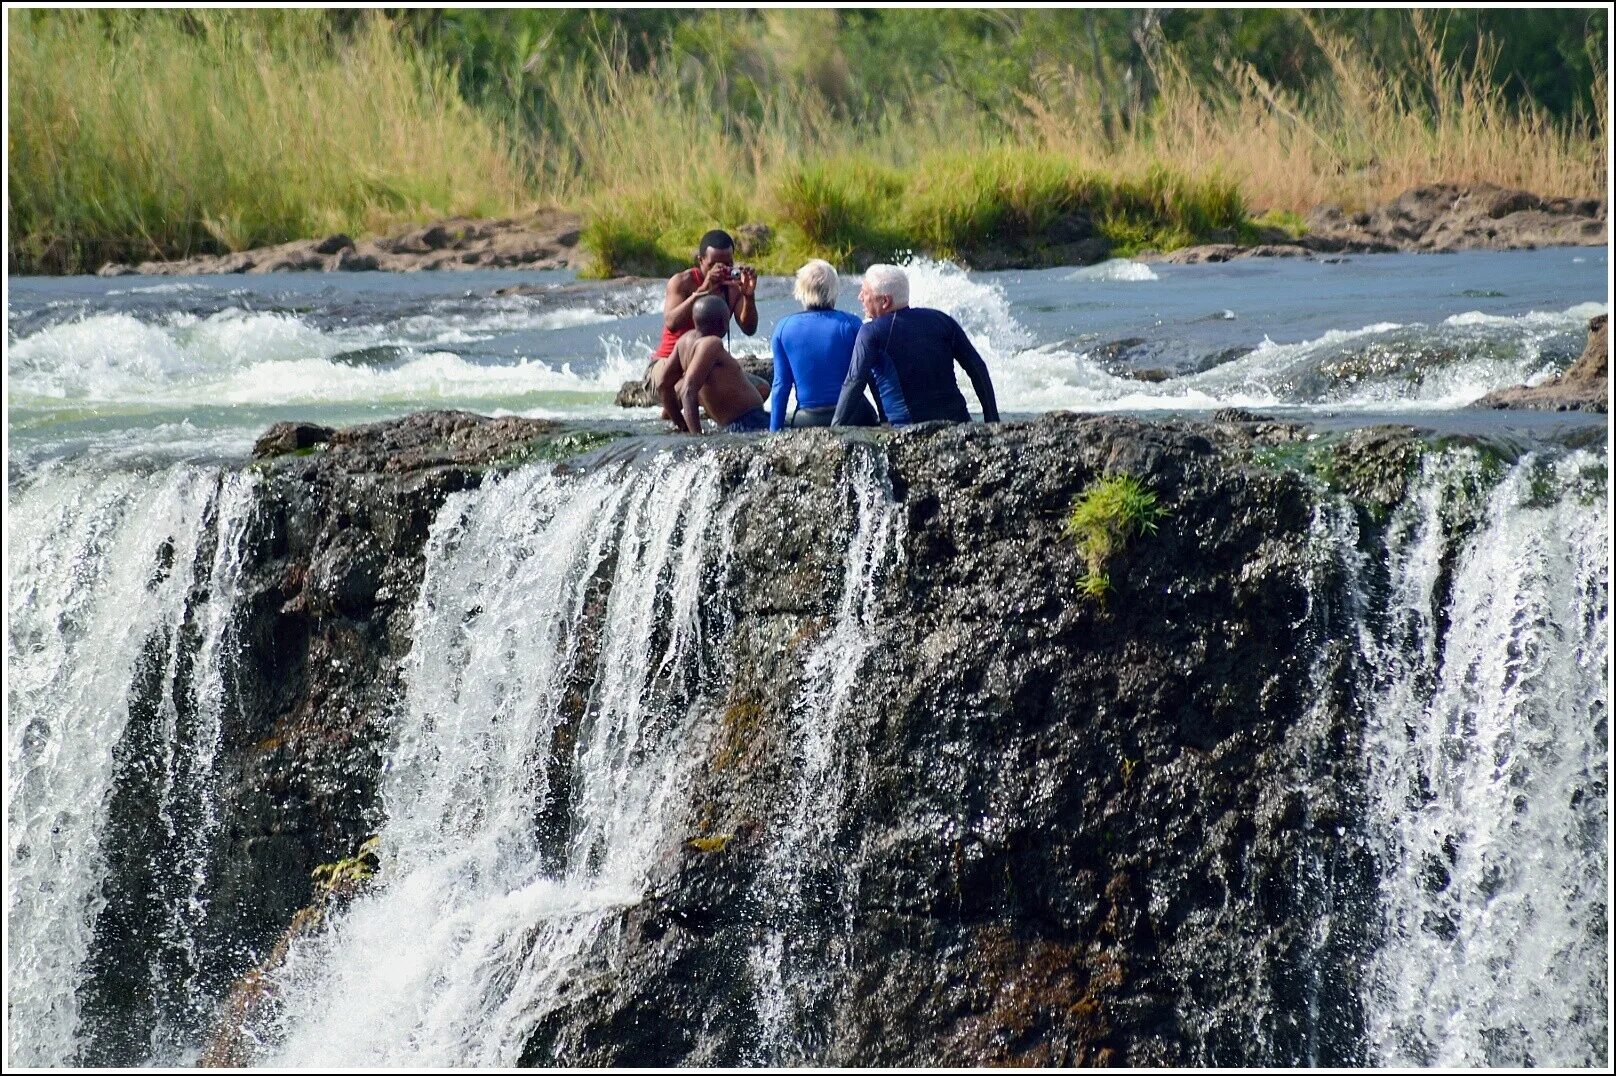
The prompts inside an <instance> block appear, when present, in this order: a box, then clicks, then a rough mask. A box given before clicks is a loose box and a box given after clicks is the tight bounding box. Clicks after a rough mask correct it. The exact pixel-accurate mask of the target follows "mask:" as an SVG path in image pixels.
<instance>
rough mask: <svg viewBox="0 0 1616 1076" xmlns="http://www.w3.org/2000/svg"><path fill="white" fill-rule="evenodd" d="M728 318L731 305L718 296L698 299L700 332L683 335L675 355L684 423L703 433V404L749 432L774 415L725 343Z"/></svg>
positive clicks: (724, 422)
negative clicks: (768, 410) (767, 409)
mask: <svg viewBox="0 0 1616 1076" xmlns="http://www.w3.org/2000/svg"><path fill="white" fill-rule="evenodd" d="M728 322H729V306H728V304H726V303H725V302H724V300H722V299H720V298H718V297H717V296H707V297H705V298H703V299H702V300H701V301H700V302H699V303H697V304H696V308H695V329H696V331H695V332H692V333H688V334H686V335H685V336H683V337H680V339H679V342H678V344H677V345H675V347H674V351H673V354H672V355H671V356H670V361H671V363H672V368H673V370H674V371H677V373H678V376H679V382H678V385H677V390H676V391H677V395H678V402H679V404H680V414H681V416H682V418H683V425H684V427H685V429H686V431H687V432H689V433H697V434H699V433H701V432H702V427H701V416H700V411H699V410H698V407H700V408H702V409H705V410H706V412H707V417H709V418H711V419H712V420H713V421H714V422H716V423H718V425H719V426H720V427H721V428H722V429H723V430H724V431H725V432H727V433H745V432H750V431H753V430H764V429H767V428H768V424H769V416H768V413H767V412H765V411H764V410H763V397H762V396H760V395H758V390H757V388H756V387H755V386H754V385H753V384H752V379H751V377H749V376H748V375H747V373H746V371H745V370H744V369H742V367H741V364H740V363H739V362H737V361H736V360H735V357H734V356H733V355H731V354H730V353H729V350H728V349H727V348H725V347H724V340H723V332H724V326H725V325H726V324H728Z"/></svg>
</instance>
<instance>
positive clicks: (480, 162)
mask: <svg viewBox="0 0 1616 1076" xmlns="http://www.w3.org/2000/svg"><path fill="white" fill-rule="evenodd" d="M255 14H256V15H258V17H255V18H243V17H241V16H240V15H239V14H238V13H230V12H224V11H217V10H214V11H197V12H193V13H187V14H184V15H175V14H170V13H143V14H142V15H141V17H139V18H138V19H137V18H134V17H133V13H130V12H94V11H41V12H17V11H11V12H8V13H7V17H8V19H9V20H10V26H9V29H10V48H9V52H8V55H7V62H8V66H9V68H10V93H11V99H10V115H11V129H10V134H9V149H10V154H11V168H10V173H9V175H8V177H7V182H8V186H9V191H10V198H11V205H10V225H11V233H12V237H13V250H12V260H13V261H14V262H20V263H21V264H24V265H31V266H36V267H41V268H45V269H47V270H52V269H55V270H60V269H64V268H75V267H77V268H86V269H93V268H94V267H95V266H96V265H97V264H99V262H101V261H103V260H106V259H108V258H117V259H133V258H141V257H154V256H164V257H171V256H174V255H179V254H187V253H193V252H198V251H206V250H221V249H224V250H240V249H243V248H246V247H251V246H257V245H262V244H266V243H274V242H280V241H284V240H287V239H294V238H299V237H302V236H309V235H316V234H321V233H328V232H333V231H347V232H356V233H363V232H370V231H375V230H378V229H384V228H387V227H389V226H392V225H394V224H398V223H401V222H407V221H414V220H418V219H422V218H429V217H434V216H442V215H445V214H453V213H466V214H477V215H492V214H498V213H508V212H511V211H514V210H515V209H517V208H518V207H520V206H521V205H523V204H524V203H526V202H527V201H528V200H529V199H530V198H531V196H532V190H531V188H530V186H529V185H528V184H527V182H526V180H525V179H524V177H523V175H522V172H521V170H520V168H519V167H518V166H517V164H516V163H515V161H514V160H513V154H512V151H511V148H510V146H509V144H508V141H507V140H506V139H505V138H504V137H503V136H502V135H501V134H500V133H499V132H498V131H497V130H496V128H495V127H494V126H493V125H492V124H490V123H489V122H487V121H485V120H484V119H483V118H482V117H481V116H479V115H477V114H475V113H474V112H472V110H470V109H469V108H468V107H467V106H466V105H465V104H464V103H463V102H462V101H461V99H460V97H459V94H458V91H457V90H456V88H455V85H454V81H453V78H452V76H451V73H450V72H449V71H447V70H444V69H443V68H441V67H434V66H433V65H432V64H430V63H428V62H427V61H425V60H424V59H423V58H422V57H421V55H420V54H419V53H418V52H417V51H416V50H415V49H414V48H413V47H412V46H411V45H410V44H409V43H408V42H406V41H404V40H403V39H401V38H400V37H398V36H397V35H396V34H395V33H394V32H393V31H392V29H391V27H390V26H389V24H388V23H387V22H386V21H385V20H382V19H374V20H369V21H368V22H367V23H366V25H365V26H364V27H363V28H362V29H361V30H360V31H359V32H358V33H357V34H355V35H353V36H352V37H351V38H347V39H344V40H341V41H338V40H335V39H334V38H333V37H332V36H331V35H330V33H329V29H328V25H327V24H326V23H325V22H323V21H322V20H321V19H320V18H319V15H318V13H316V12H296V11H294V12H279V13H268V12H265V13H255Z"/></svg>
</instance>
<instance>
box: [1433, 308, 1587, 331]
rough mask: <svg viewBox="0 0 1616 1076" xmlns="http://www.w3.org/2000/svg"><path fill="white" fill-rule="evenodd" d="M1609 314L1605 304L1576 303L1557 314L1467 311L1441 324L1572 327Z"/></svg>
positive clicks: (1545, 311) (1534, 311) (1458, 325)
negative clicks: (1600, 315)
mask: <svg viewBox="0 0 1616 1076" xmlns="http://www.w3.org/2000/svg"><path fill="white" fill-rule="evenodd" d="M1609 312H1610V306H1609V304H1607V303H1578V304H1577V305H1576V306H1573V307H1568V308H1567V309H1565V310H1563V311H1560V312H1558V313H1556V312H1554V311H1550V310H1531V311H1528V312H1527V313H1525V314H1484V313H1482V312H1481V311H1480V310H1468V311H1466V312H1465V313H1463V314H1454V315H1453V316H1452V317H1450V318H1447V319H1446V320H1444V321H1443V322H1442V324H1444V325H1453V326H1457V327H1474V326H1486V327H1498V328H1516V327H1528V328H1536V327H1540V326H1541V327H1555V328H1559V327H1572V326H1576V325H1579V324H1582V323H1585V322H1587V321H1588V319H1589V318H1592V317H1595V316H1597V315H1599V314H1606V313H1609Z"/></svg>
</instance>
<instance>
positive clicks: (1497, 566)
mask: <svg viewBox="0 0 1616 1076" xmlns="http://www.w3.org/2000/svg"><path fill="white" fill-rule="evenodd" d="M1483 471H1484V464H1483V462H1482V461H1481V460H1479V459H1478V458H1476V457H1474V456H1473V455H1468V454H1455V453H1448V454H1444V455H1442V456H1440V457H1436V458H1434V459H1433V460H1432V461H1431V462H1430V463H1428V465H1427V469H1426V473H1425V475H1424V476H1423V479H1422V483H1421V485H1420V486H1419V487H1418V488H1417V490H1416V491H1415V494H1414V495H1413V496H1411V498H1410V499H1409V500H1408V501H1407V503H1406V504H1405V505H1404V506H1403V507H1402V508H1401V509H1400V510H1399V511H1398V512H1397V514H1396V515H1395V517H1394V518H1393V519H1392V520H1390V521H1389V524H1388V539H1387V554H1388V557H1387V565H1388V568H1387V571H1388V576H1387V581H1386V586H1387V590H1388V598H1387V604H1386V615H1385V622H1384V625H1383V626H1382V627H1381V629H1380V630H1379V631H1378V632H1375V631H1370V630H1368V629H1369V626H1368V625H1365V631H1364V633H1363V639H1364V642H1363V644H1362V645H1363V649H1364V658H1365V666H1366V672H1367V673H1368V674H1369V675H1370V676H1371V677H1372V678H1373V679H1372V683H1371V684H1370V685H1369V686H1368V688H1367V693H1368V694H1369V696H1370V697H1369V700H1368V705H1367V706H1366V710H1367V727H1366V728H1365V732H1364V738H1365V742H1366V745H1367V750H1368V774H1369V782H1370V787H1369V794H1368V802H1369V814H1370V817H1369V819H1368V822H1369V827H1370V835H1371V838H1372V840H1373V841H1374V842H1375V844H1376V846H1377V853H1378V857H1379V860H1380V909H1379V913H1380V918H1381V920H1382V924H1381V929H1382V931H1383V937H1382V939H1381V942H1380V945H1379V947H1378V950H1377V951H1376V952H1375V954H1374V956H1373V958H1372V960H1371V966H1370V968H1369V982H1368V986H1367V996H1366V999H1365V1008H1366V1016H1367V1020H1368V1037H1369V1049H1370V1056H1371V1057H1372V1059H1374V1060H1375V1061H1377V1062H1379V1063H1381V1064H1388V1065H1437V1066H1446V1065H1595V1066H1599V1065H1600V1064H1601V1063H1602V1062H1603V1061H1604V1060H1606V1058H1605V1056H1604V1054H1605V1048H1606V1047H1605V1044H1606V1036H1607V1031H1608V1013H1607V1010H1606V1008H1605V1004H1606V998H1607V993H1606V985H1605V977H1606V974H1607V970H1608V969H1607V967H1606V961H1605V952H1606V938H1605V915H1606V906H1605V893H1606V887H1607V878H1608V870H1609V865H1608V863H1607V861H1606V847H1605V843H1604V842H1605V833H1606V822H1607V818H1608V800H1607V787H1608V785H1607V782H1608V772H1607V761H1606V753H1605V752H1606V742H1607V729H1608V721H1609V714H1608V700H1607V698H1606V696H1605V683H1606V674H1607V668H1608V663H1609V652H1608V644H1607V629H1608V620H1609V577H1610V565H1609V553H1608V548H1609V546H1608V543H1609V532H1608V523H1607V517H1606V514H1605V510H1604V509H1605V490H1604V473H1605V462H1604V460H1603V459H1602V458H1600V457H1596V456H1592V455H1590V454H1587V453H1575V454H1571V455H1568V456H1564V457H1561V458H1558V459H1552V460H1551V459H1540V458H1536V457H1530V456H1529V457H1527V458H1526V459H1524V460H1523V461H1522V462H1520V463H1519V464H1517V465H1515V466H1514V467H1513V468H1512V469H1511V470H1510V471H1509V473H1508V474H1507V475H1505V476H1504V477H1503V479H1502V481H1500V482H1499V483H1498V484H1497V486H1496V488H1493V489H1492V490H1491V491H1490V492H1479V491H1485V489H1486V485H1485V477H1484V474H1483ZM1467 515H1468V516H1470V517H1472V518H1471V520H1470V525H1472V526H1474V528H1475V531H1474V533H1473V534H1472V535H1470V536H1469V538H1468V539H1467V540H1464V539H1463V538H1462V533H1463V531H1464V530H1466V529H1468V528H1467V527H1466V526H1462V525H1457V524H1459V523H1460V521H1462V520H1464V518H1465V517H1466V516H1467Z"/></svg>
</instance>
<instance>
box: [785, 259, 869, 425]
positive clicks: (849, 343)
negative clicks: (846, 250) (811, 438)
mask: <svg viewBox="0 0 1616 1076" xmlns="http://www.w3.org/2000/svg"><path fill="white" fill-rule="evenodd" d="M841 286H842V285H841V278H839V277H838V276H837V275H836V267H835V266H833V265H831V263H830V262H827V261H824V260H822V259H820V258H815V259H813V260H812V261H810V262H808V263H807V264H806V265H804V266H803V267H802V268H801V269H798V270H797V282H796V285H795V286H794V287H793V289H792V290H793V292H794V293H795V295H796V296H797V301H798V302H799V303H801V304H802V305H803V310H802V312H801V313H798V314H792V315H790V316H789V317H784V318H781V319H780V320H779V321H778V322H777V323H776V324H775V326H774V334H773V335H772V336H771V337H770V338H769V351H770V353H771V354H773V355H774V389H773V390H772V391H771V392H770V393H769V429H771V430H775V431H778V430H783V429H785V427H786V426H788V425H789V426H792V427H793V428H798V427H803V426H829V425H830V420H831V418H832V417H833V416H834V415H835V414H836V405H837V403H838V402H839V401H840V399H841V391H842V382H843V381H845V380H847V368H848V366H849V365H850V364H851V363H852V361H853V341H854V340H856V339H857V338H858V332H859V319H858V318H856V317H854V316H853V315H852V314H848V313H845V312H843V311H841V310H837V309H836V296H837V294H838V293H839V292H840V291H841ZM793 391H795V392H796V396H797V406H796V409H795V410H794V411H792V413H791V420H790V422H787V421H786V399H787V397H789V396H790V395H791V394H792V392H793ZM846 418H847V425H851V426H874V425H875V423H876V415H875V409H874V408H872V407H871V406H870V404H869V401H868V400H866V399H865V398H864V394H863V393H862V392H860V393H859V394H858V398H857V399H855V400H854V401H853V404H852V405H851V406H850V408H849V411H848V414H847V416H846Z"/></svg>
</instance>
